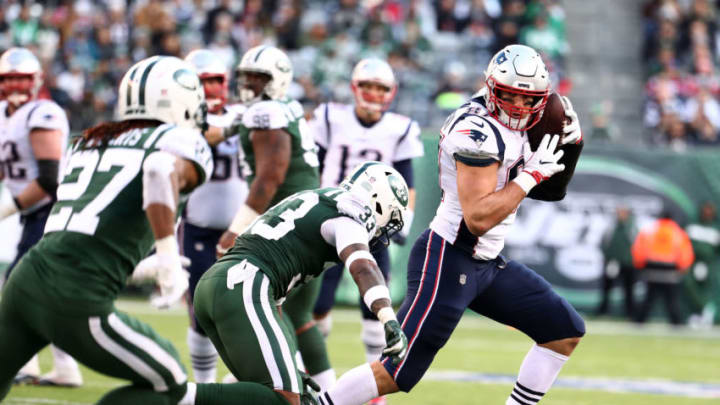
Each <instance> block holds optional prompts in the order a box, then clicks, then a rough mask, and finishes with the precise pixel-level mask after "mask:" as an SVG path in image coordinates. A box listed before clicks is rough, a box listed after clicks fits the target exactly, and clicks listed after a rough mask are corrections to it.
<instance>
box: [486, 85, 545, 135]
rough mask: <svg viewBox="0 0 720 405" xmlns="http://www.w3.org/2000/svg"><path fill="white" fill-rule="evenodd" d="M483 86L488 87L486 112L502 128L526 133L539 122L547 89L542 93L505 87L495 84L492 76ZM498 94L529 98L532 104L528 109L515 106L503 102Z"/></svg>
mask: <svg viewBox="0 0 720 405" xmlns="http://www.w3.org/2000/svg"><path fill="white" fill-rule="evenodd" d="M485 84H486V85H487V87H488V94H487V97H488V102H487V105H488V111H489V112H490V115H492V116H493V117H494V118H496V119H497V120H498V121H499V122H500V123H501V124H502V125H503V126H505V127H507V128H508V129H512V130H516V131H526V130H528V129H530V128H532V127H533V126H534V125H535V124H537V122H538V121H540V118H541V117H542V112H543V110H544V109H545V105H546V104H547V100H548V96H549V91H548V90H547V89H546V90H544V91H533V90H524V89H521V88H517V87H512V86H507V85H504V84H502V83H498V82H496V81H495V80H494V79H493V78H492V76H491V77H489V78H488V79H487V80H486V81H485ZM500 92H505V93H508V94H511V95H521V96H530V97H532V98H533V101H534V102H533V104H532V105H531V106H530V107H525V106H517V105H515V104H513V103H512V102H508V101H505V100H503V99H502V98H501V97H500Z"/></svg>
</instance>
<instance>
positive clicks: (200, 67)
mask: <svg viewBox="0 0 720 405" xmlns="http://www.w3.org/2000/svg"><path fill="white" fill-rule="evenodd" d="M185 61H186V62H188V63H190V64H191V65H192V66H193V67H194V68H195V71H196V72H197V75H198V76H199V77H200V82H201V83H202V85H203V90H204V91H205V102H206V103H207V106H208V112H211V113H213V114H219V113H220V112H221V111H222V109H223V107H225V103H227V100H228V94H229V90H228V88H229V87H228V83H229V80H228V70H227V67H226V66H225V63H224V62H223V61H222V59H220V57H219V56H217V55H216V54H215V53H214V52H213V51H211V50H209V49H196V50H194V51H192V52H190V53H189V54H188V55H187V56H186V57H185Z"/></svg>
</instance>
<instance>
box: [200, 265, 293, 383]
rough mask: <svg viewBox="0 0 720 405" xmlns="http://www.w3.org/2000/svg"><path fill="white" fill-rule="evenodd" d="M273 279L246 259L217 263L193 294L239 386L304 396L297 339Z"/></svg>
mask: <svg viewBox="0 0 720 405" xmlns="http://www.w3.org/2000/svg"><path fill="white" fill-rule="evenodd" d="M273 296H274V294H273V289H272V287H271V286H270V279H269V278H268V277H267V276H266V275H265V274H264V273H263V272H262V271H259V269H258V267H256V266H254V265H253V264H251V263H249V262H248V261H247V260H229V261H223V262H218V263H216V264H214V265H213V266H212V267H211V268H210V270H208V272H207V273H205V275H204V276H203V277H202V278H201V279H200V282H198V285H197V287H196V289H195V300H194V306H195V316H196V317H197V320H198V322H199V323H200V326H201V327H202V328H203V330H204V331H205V333H206V334H207V336H208V337H209V338H210V340H211V341H212V342H213V345H215V348H217V350H218V353H219V354H220V357H221V358H222V359H223V361H224V362H225V364H226V365H227V366H228V368H229V369H230V371H231V372H232V373H233V375H234V376H235V377H236V378H237V379H238V380H239V381H252V382H257V383H260V384H263V385H265V386H267V387H270V388H272V389H276V390H283V391H289V392H295V393H298V394H300V393H302V392H303V391H302V390H303V387H302V383H301V379H300V375H299V373H298V370H297V367H296V364H295V356H294V354H295V352H296V351H297V347H296V345H295V339H294V334H293V332H292V330H290V329H289V328H288V327H287V325H286V324H285V323H284V322H283V321H282V320H281V315H280V313H279V311H278V308H277V303H276V301H275V299H274V298H273Z"/></svg>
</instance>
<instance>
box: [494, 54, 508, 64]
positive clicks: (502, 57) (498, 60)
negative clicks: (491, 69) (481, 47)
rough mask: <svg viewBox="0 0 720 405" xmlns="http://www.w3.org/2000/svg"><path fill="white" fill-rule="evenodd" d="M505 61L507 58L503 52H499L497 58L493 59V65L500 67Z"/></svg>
mask: <svg viewBox="0 0 720 405" xmlns="http://www.w3.org/2000/svg"><path fill="white" fill-rule="evenodd" d="M506 60H507V56H505V52H500V54H499V55H498V57H497V58H495V63H496V64H498V65H501V64H502V63H503V62H505V61H506Z"/></svg>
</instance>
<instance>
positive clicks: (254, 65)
mask: <svg viewBox="0 0 720 405" xmlns="http://www.w3.org/2000/svg"><path fill="white" fill-rule="evenodd" d="M236 72H237V76H238V79H239V80H238V96H239V98H240V101H241V102H243V103H245V104H252V103H254V102H257V101H260V100H262V98H263V96H266V97H267V98H269V99H271V100H278V99H281V98H283V97H285V94H286V93H287V91H288V88H289V87H290V83H291V82H292V78H293V70H292V64H291V63H290V59H289V58H288V56H287V55H286V54H285V52H283V51H281V50H280V49H278V48H275V47H274V46H266V45H259V46H256V47H254V48H250V50H248V51H247V52H245V54H244V55H243V57H242V59H240V63H239V64H238V66H237V71H236ZM246 73H261V74H264V75H267V76H268V77H269V81H268V82H267V83H266V84H265V86H264V87H263V88H262V89H253V88H252V87H251V86H250V85H249V83H248V82H247V80H246V78H245V74H246Z"/></svg>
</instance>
